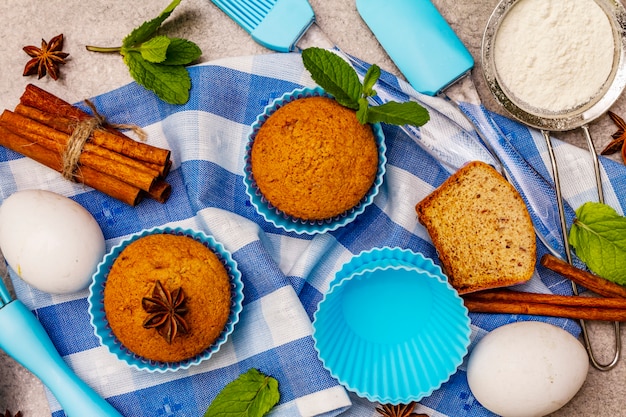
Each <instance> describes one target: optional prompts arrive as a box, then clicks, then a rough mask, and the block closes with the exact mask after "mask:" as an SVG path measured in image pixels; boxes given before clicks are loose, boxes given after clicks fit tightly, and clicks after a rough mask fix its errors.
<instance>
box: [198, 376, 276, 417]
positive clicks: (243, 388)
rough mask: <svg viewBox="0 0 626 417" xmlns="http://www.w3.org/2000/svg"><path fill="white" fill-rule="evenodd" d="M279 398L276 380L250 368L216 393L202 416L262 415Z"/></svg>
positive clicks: (257, 416)
mask: <svg viewBox="0 0 626 417" xmlns="http://www.w3.org/2000/svg"><path fill="white" fill-rule="evenodd" d="M279 400H280V393H279V392H278V381H276V379H274V378H272V377H269V376H266V375H264V374H262V373H261V372H259V371H257V370H256V369H254V368H250V369H249V370H248V372H246V373H245V374H241V375H240V376H239V377H238V378H237V379H235V380H234V381H232V382H230V383H229V384H228V385H226V386H225V387H224V388H223V389H222V391H220V393H219V394H217V397H215V399H214V400H213V402H212V403H211V405H209V408H208V409H207V410H206V412H205V413H204V417H262V416H264V415H265V414H267V413H268V412H269V411H270V410H271V409H272V408H273V407H274V405H276V404H277V403H278V401H279Z"/></svg>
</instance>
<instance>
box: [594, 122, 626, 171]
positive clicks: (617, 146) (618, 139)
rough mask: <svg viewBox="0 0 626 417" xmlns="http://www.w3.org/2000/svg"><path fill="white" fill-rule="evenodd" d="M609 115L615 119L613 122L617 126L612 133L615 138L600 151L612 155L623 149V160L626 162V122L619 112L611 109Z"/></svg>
mask: <svg viewBox="0 0 626 417" xmlns="http://www.w3.org/2000/svg"><path fill="white" fill-rule="evenodd" d="M608 115H609V117H610V118H611V120H613V123H615V125H616V126H617V131H616V132H615V133H613V135H611V137H612V138H613V140H612V141H611V142H610V143H609V144H608V145H606V147H605V148H604V149H603V150H602V152H600V153H601V154H602V155H610V154H612V153H615V152H618V151H619V150H621V151H622V160H623V161H624V163H626V145H625V140H624V139H626V122H625V121H624V119H622V118H621V117H619V116H618V115H617V114H615V113H613V112H611V111H609V112H608Z"/></svg>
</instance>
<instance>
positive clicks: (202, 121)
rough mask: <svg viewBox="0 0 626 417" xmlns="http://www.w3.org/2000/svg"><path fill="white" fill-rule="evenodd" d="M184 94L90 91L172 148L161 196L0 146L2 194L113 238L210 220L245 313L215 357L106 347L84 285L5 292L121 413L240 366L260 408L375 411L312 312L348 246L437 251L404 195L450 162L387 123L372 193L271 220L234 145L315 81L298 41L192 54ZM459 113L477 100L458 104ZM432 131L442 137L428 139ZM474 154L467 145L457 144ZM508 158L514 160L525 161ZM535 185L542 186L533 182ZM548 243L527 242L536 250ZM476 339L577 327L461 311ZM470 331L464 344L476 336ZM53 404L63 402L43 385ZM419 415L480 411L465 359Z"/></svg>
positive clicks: (457, 121)
mask: <svg viewBox="0 0 626 417" xmlns="http://www.w3.org/2000/svg"><path fill="white" fill-rule="evenodd" d="M189 71H190V73H191V76H192V84H193V87H192V91H191V99H190V101H189V102H188V103H187V104H186V105H184V106H172V105H168V104H165V103H163V102H161V101H159V100H157V99H156V98H155V96H154V95H153V94H151V93H149V92H146V91H145V90H144V89H143V88H141V87H139V86H137V85H136V84H129V85H126V86H124V87H122V88H120V89H117V90H114V91H112V92H109V93H107V94H104V95H102V96H98V97H95V98H93V99H92V101H93V103H94V104H95V106H96V107H97V108H98V110H99V112H100V113H101V114H102V115H104V116H106V117H107V119H108V120H109V121H110V122H112V123H132V124H137V125H139V126H141V127H143V128H144V129H145V130H146V132H147V133H148V134H149V142H150V143H152V144H154V145H156V146H160V147H163V148H168V149H171V150H172V158H173V162H174V166H173V168H172V172H171V173H170V174H169V177H168V181H169V182H170V183H171V184H172V187H173V193H172V196H171V198H170V199H169V201H168V202H167V203H166V204H159V203H157V202H154V201H152V200H146V201H143V202H142V203H140V204H139V205H138V206H137V207H134V208H133V207H129V206H126V205H124V204H122V203H119V202H117V201H115V200H113V199H111V198H109V197H107V196H105V195H103V194H101V193H99V192H96V191H93V190H91V189H89V188H86V187H84V186H82V185H80V184H73V183H70V182H68V181H66V180H64V179H62V178H61V177H60V175H59V174H57V173H56V172H53V171H51V170H49V169H47V168H45V167H42V166H40V165H38V164H37V163H35V162H33V161H31V160H28V159H26V158H22V157H21V156H20V155H18V154H16V153H14V152H11V151H8V150H6V149H4V148H0V173H1V174H0V198H1V199H5V198H7V197H8V196H9V195H11V194H12V193H13V192H15V191H18V190H23V189H30V188H36V189H46V190H50V191H54V192H57V193H60V194H63V195H66V196H68V197H71V198H72V199H74V200H76V201H77V202H79V203H80V204H82V205H83V206H84V207H85V208H87V210H89V211H90V212H91V213H92V214H93V216H94V217H95V218H96V220H97V221H98V223H99V224H100V227H101V228H102V230H103V232H104V235H105V238H106V239H107V246H108V247H109V248H110V247H111V246H113V245H114V244H115V243H117V242H118V241H119V240H121V239H122V238H124V237H126V236H128V235H129V234H132V233H135V232H138V231H140V230H142V229H145V228H150V227H153V226H163V225H170V226H182V227H187V228H193V229H198V230H202V231H204V232H206V233H209V234H212V235H213V236H214V237H215V238H216V239H217V240H219V241H221V242H222V243H224V245H225V246H226V247H227V249H228V250H230V251H231V252H232V253H233V257H234V259H235V260H236V261H237V263H238V264H239V266H240V268H241V271H242V273H243V280H244V284H245V300H244V308H243V313H242V316H241V321H240V322H239V323H238V324H237V326H236V327H235V331H234V333H233V334H232V337H231V338H230V340H229V341H228V342H227V344H225V345H224V346H223V347H222V349H221V350H220V351H219V353H218V354H217V355H216V356H214V357H213V358H211V360H209V361H206V362H204V363H202V364H201V365H199V366H195V367H192V368H191V369H189V370H185V371H178V372H175V373H166V374H159V373H156V374H152V373H147V372H141V371H136V370H134V369H130V368H129V367H128V366H126V365H125V364H124V363H122V362H120V361H118V360H117V359H115V358H114V357H113V356H112V355H111V354H109V353H108V352H107V351H106V350H105V349H104V348H103V347H101V346H99V343H98V340H97V339H96V337H95V336H94V334H93V331H92V328H91V325H90V324H89V316H88V314H87V300H86V297H87V291H84V292H81V293H77V294H73V295H67V296H57V295H50V294H45V293H42V292H39V291H37V290H34V289H32V288H31V287H29V286H28V285H27V284H25V283H24V282H23V281H21V280H20V279H19V278H17V277H16V276H15V274H14V273H12V280H13V283H14V286H15V288H16V293H17V296H18V298H19V299H21V300H22V301H23V302H24V303H25V304H26V305H27V306H29V307H30V308H31V309H32V310H33V311H34V312H35V314H36V315H37V317H38V318H39V320H40V321H41V322H42V323H43V325H44V327H45V328H46V330H47V331H48V333H49V334H50V336H51V338H52V340H53V342H54V344H55V345H56V347H57V349H58V350H59V352H60V353H61V355H63V356H64V358H65V360H66V361H67V362H68V363H69V365H70V366H71V367H72V368H73V369H74V370H75V371H76V373H77V374H78V375H79V376H80V377H81V378H83V379H84V380H85V381H86V382H87V383H88V384H90V385H91V386H92V387H93V388H94V389H95V390H96V391H97V392H99V393H100V394H101V395H102V396H104V397H105V398H107V400H108V401H110V402H111V404H113V406H115V407H116V408H117V409H118V410H119V411H120V412H121V413H122V414H123V415H125V416H128V417H144V416H145V417H158V416H172V417H174V416H175V417H183V416H187V417H198V416H201V415H203V413H204V411H205V410H206V408H207V407H208V405H209V403H210V402H211V401H212V400H213V398H214V397H215V396H216V395H217V393H218V392H219V391H220V390H221V388H222V387H223V386H224V385H226V384H227V383H228V382H230V381H231V380H233V379H235V378H236V377H237V376H238V375H240V374H241V373H243V372H245V371H246V370H247V369H249V368H251V367H255V368H258V369H259V370H260V371H262V372H264V373H266V374H269V375H272V376H274V377H275V378H277V379H278V381H279V384H280V391H281V401H280V403H279V405H278V406H277V407H276V408H275V409H274V410H273V411H272V414H271V415H272V416H285V417H297V416H314V415H327V416H332V415H345V416H374V415H376V413H375V411H374V407H375V404H372V403H370V402H368V401H366V400H364V399H362V398H359V397H357V396H355V395H353V394H351V393H348V392H346V391H345V390H344V388H343V387H341V386H340V385H339V384H338V383H337V382H336V381H335V380H334V379H333V378H331V377H330V376H329V374H328V373H327V372H326V371H325V370H324V369H323V367H322V366H321V363H320V362H319V360H318V359H317V355H316V353H315V350H314V349H313V340H312V338H311V320H312V317H313V313H314V312H315V310H316V308H317V304H318V302H319V301H320V300H321V298H322V295H323V294H324V292H325V291H326V290H327V289H328V285H329V282H330V280H331V279H332V278H333V275H334V273H335V272H336V271H337V270H338V269H339V268H340V267H341V265H342V264H343V263H345V262H347V261H348V260H349V259H350V257H352V256H353V255H356V254H358V253H360V252H361V251H363V250H368V249H371V248H373V247H379V246H392V247H394V246H398V247H401V248H409V249H411V250H413V251H416V252H422V253H423V254H424V255H426V256H428V257H431V258H435V259H436V253H435V250H434V248H433V247H432V244H431V243H430V240H429V237H428V234H427V233H426V231H425V229H424V228H423V227H422V226H421V225H420V224H419V223H418V221H417V218H416V215H415V211H414V206H415V204H416V203H417V202H418V201H420V200H421V199H422V198H423V197H424V196H426V195H427V194H428V193H430V192H431V191H432V190H433V189H434V188H435V187H437V186H438V185H439V184H440V183H441V182H442V181H444V180H445V178H447V177H448V175H449V174H450V171H449V169H446V168H445V167H444V166H442V164H440V163H439V162H438V161H437V160H436V159H434V158H433V157H432V156H431V153H429V152H426V151H425V150H424V148H423V147H421V146H418V145H417V144H416V141H415V138H412V137H409V136H407V134H406V132H405V131H403V130H401V129H400V128H398V127H396V126H387V125H385V126H384V133H385V136H386V144H387V149H388V152H387V157H388V165H387V173H386V177H385V183H384V185H383V187H382V189H381V192H380V193H379V195H378V196H377V197H376V199H375V201H374V204H373V205H371V206H370V207H368V208H367V210H366V211H365V213H364V214H362V215H361V216H360V217H359V218H357V220H356V221H354V222H353V223H352V224H350V225H348V226H346V227H343V228H341V229H339V230H337V231H334V232H330V233H327V234H321V235H316V236H314V237H311V236H307V235H304V236H300V235H296V234H292V233H285V232H283V231H282V230H278V229H276V228H274V227H272V226H271V225H270V224H269V223H267V222H265V221H264V220H263V218H262V217H260V216H259V215H257V213H256V212H255V210H254V207H252V206H251V204H250V203H249V202H248V200H247V198H246V194H245V191H244V183H243V180H242V175H243V155H244V148H245V144H246V140H247V134H248V130H249V126H250V124H251V123H252V122H253V120H254V119H255V117H256V116H257V114H259V113H260V112H262V111H263V108H264V107H265V106H266V105H267V104H268V103H269V102H270V101H271V100H273V99H274V98H276V97H278V96H281V95H282V94H283V93H284V92H287V91H291V90H292V89H294V88H296V87H301V86H313V85H314V83H313V81H312V80H311V78H310V77H309V75H308V73H307V72H306V71H305V70H304V68H303V66H302V63H301V59H300V56H299V55H298V54H268V55H261V56H251V57H242V58H232V59H224V60H219V61H215V62H211V63H207V64H203V65H199V66H195V67H191V68H189ZM383 79H384V85H379V86H377V89H378V90H379V92H381V93H387V94H390V95H391V96H394V97H400V98H404V99H407V98H409V97H412V98H413V99H415V100H418V101H420V102H422V103H423V104H424V105H426V106H427V107H428V108H429V110H430V114H431V121H430V122H429V123H428V125H427V126H425V127H424V128H423V129H420V130H419V131H418V133H419V135H421V136H422V137H423V139H428V141H429V142H433V143H441V144H442V145H444V144H449V143H454V141H463V140H467V138H468V137H474V136H475V132H471V125H468V123H467V120H466V119H465V118H464V117H463V116H462V115H461V114H460V113H458V111H457V110H456V109H454V108H452V106H451V105H450V104H449V103H448V102H446V101H445V100H443V99H439V98H432V97H424V96H421V95H418V94H417V93H415V92H414V91H413V90H412V89H411V88H410V87H409V86H408V85H407V84H406V83H404V82H402V81H400V80H398V79H396V78H395V77H393V76H391V75H389V74H384V76H383ZM464 109H465V111H466V112H467V113H468V115H470V116H472V115H474V116H476V115H478V114H479V112H483V109H481V108H479V107H475V106H472V105H467V106H464ZM487 114H488V115H489V117H492V118H493V123H494V126H497V127H498V128H499V129H500V130H501V132H502V134H504V136H505V137H506V138H507V143H508V144H509V145H510V146H512V147H514V149H517V151H519V153H520V155H521V156H522V157H523V159H524V160H525V161H526V162H527V163H528V164H530V165H529V167H531V168H533V170H534V171H533V172H537V173H540V174H542V175H543V176H544V177H545V179H547V180H549V178H550V176H549V172H550V169H549V165H547V162H546V161H547V156H546V150H545V145H544V144H543V143H544V142H543V138H542V137H541V135H540V134H539V133H538V132H536V131H533V130H530V129H528V128H526V127H524V126H521V125H520V124H518V123H515V122H513V121H511V120H509V119H507V118H504V117H501V116H498V115H495V114H491V113H487ZM438 141H439V142H438ZM556 152H557V155H559V159H560V162H561V166H562V167H563V172H562V174H561V175H562V177H563V182H564V184H563V185H564V194H565V196H566V198H567V200H568V202H569V204H570V206H571V207H573V208H577V207H578V206H579V205H581V204H582V203H584V202H585V201H589V200H594V194H593V189H594V188H593V187H594V180H593V171H592V168H591V167H590V165H589V158H588V155H587V153H586V152H585V151H582V150H579V149H577V148H575V147H573V146H570V145H567V144H564V143H559V144H558V146H557V147H556ZM465 156H466V157H467V158H469V159H471V158H472V155H471V154H466V155H465ZM603 169H604V174H605V180H606V181H605V192H606V201H607V203H609V204H611V205H612V206H613V207H615V208H616V209H617V210H618V211H620V212H623V210H624V208H626V192H624V191H625V190H626V168H625V167H624V166H622V165H620V164H617V163H614V162H612V161H610V160H603ZM520 172H522V173H523V172H525V171H524V170H522V171H520ZM538 192H541V191H538ZM546 252H547V250H546V248H545V247H544V246H541V245H540V247H539V254H538V256H542V255H543V254H544V253H546ZM534 281H535V284H534V287H533V288H538V289H539V290H546V291H547V290H548V289H551V290H552V291H554V292H559V293H569V292H571V287H570V285H569V283H568V282H566V281H565V280H563V279H561V278H560V277H558V276H556V275H555V274H553V273H551V272H550V271H546V270H545V269H543V268H542V267H541V266H538V268H537V274H536V279H535V280H534ZM471 317H472V329H473V333H472V340H473V342H472V343H473V344H475V343H476V341H478V340H479V339H480V338H481V337H482V336H483V335H485V334H486V333H487V332H489V331H490V330H491V329H493V328H495V327H498V326H500V325H502V324H505V323H508V322H511V321H517V320H528V319H535V320H538V319H541V320H547V321H549V322H551V323H554V324H556V325H558V326H561V327H563V328H565V329H567V330H568V331H570V332H571V333H573V334H578V331H579V329H578V327H577V325H576V324H575V323H574V322H572V321H569V320H561V319H547V318H545V319H542V318H536V317H534V318H531V317H526V316H510V315H487V314H472V315H471ZM473 344H472V346H473ZM49 400H50V406H51V409H52V412H53V416H54V417H61V416H64V415H65V414H64V413H63V411H62V410H61V409H60V406H59V404H58V403H57V402H56V400H55V399H54V397H53V396H52V395H49ZM419 407H420V408H419V410H420V411H421V412H425V413H428V414H429V415H430V416H453V417H463V416H490V415H492V414H491V413H489V412H488V411H487V410H485V409H484V408H482V407H481V406H480V404H479V403H478V402H477V401H476V400H475V399H474V397H473V396H472V394H471V392H470V390H469V388H468V386H467V381H466V377H465V367H464V366H461V368H460V369H459V371H458V372H457V373H456V374H455V375H454V376H453V377H452V378H451V379H450V381H448V382H447V383H446V384H444V386H443V387H442V388H441V389H439V390H437V391H436V392H435V393H433V394H432V395H431V396H429V397H428V398H425V399H423V400H422V401H421V405H420V406H419Z"/></svg>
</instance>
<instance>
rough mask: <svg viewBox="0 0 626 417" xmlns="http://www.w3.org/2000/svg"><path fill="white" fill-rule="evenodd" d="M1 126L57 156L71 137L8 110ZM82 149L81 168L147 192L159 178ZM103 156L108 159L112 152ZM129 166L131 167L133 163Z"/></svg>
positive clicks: (154, 173)
mask: <svg viewBox="0 0 626 417" xmlns="http://www.w3.org/2000/svg"><path fill="white" fill-rule="evenodd" d="M0 123H1V124H2V125H3V126H5V127H6V128H8V129H10V130H12V131H13V132H14V133H16V134H19V135H20V136H22V137H24V138H26V139H28V140H29V141H31V142H36V143H39V144H40V145H43V146H48V147H49V146H54V148H52V149H53V150H55V151H56V152H57V153H58V154H59V155H61V154H62V153H63V152H64V147H65V146H66V145H67V143H68V141H69V138H70V136H69V135H67V134H65V133H63V132H59V131H57V130H55V129H52V128H50V127H48V126H46V125H43V124H41V123H38V122H36V121H33V120H31V119H29V118H27V117H24V116H22V115H19V114H17V113H14V112H12V111H10V110H5V111H4V112H3V113H2V114H1V115H0ZM42 138H49V139H51V141H50V140H47V141H42ZM9 139H10V138H9ZM85 148H86V149H83V152H82V153H81V155H80V158H79V162H80V164H81V165H82V166H89V167H91V168H92V169H95V170H97V171H100V172H103V173H105V174H107V175H110V176H112V177H115V178H117V179H119V180H121V181H125V182H128V183H129V184H130V185H133V186H135V187H137V188H139V189H141V190H144V191H149V190H150V187H152V185H153V184H154V182H155V181H156V179H157V177H158V175H159V173H158V172H155V171H152V172H150V171H149V170H148V169H147V168H145V167H143V166H142V167H141V168H140V169H137V166H136V165H133V166H129V165H127V164H126V163H122V162H121V161H120V160H121V159H122V158H118V157H115V156H111V158H113V159H109V158H106V157H103V155H102V154H103V153H105V152H101V151H99V150H98V149H94V146H93V145H90V146H86V147H85ZM105 154H106V155H107V156H110V154H111V152H108V153H105ZM127 159H128V158H127ZM129 163H130V164H132V162H129Z"/></svg>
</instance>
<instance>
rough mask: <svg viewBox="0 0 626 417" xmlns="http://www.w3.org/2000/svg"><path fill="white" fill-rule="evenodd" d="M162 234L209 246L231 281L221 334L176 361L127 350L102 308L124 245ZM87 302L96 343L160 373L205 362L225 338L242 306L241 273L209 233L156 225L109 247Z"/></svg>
mask: <svg viewBox="0 0 626 417" xmlns="http://www.w3.org/2000/svg"><path fill="white" fill-rule="evenodd" d="M162 233H169V234H174V235H181V236H188V237H190V238H192V239H194V240H196V241H198V242H200V243H202V244H203V245H205V246H206V247H208V248H209V249H211V250H212V251H213V253H215V254H216V255H217V257H218V258H219V259H220V261H221V262H222V264H223V265H224V267H225V268H226V271H227V273H228V276H229V277H230V283H231V308H230V315H229V317H228V321H227V322H226V325H225V326H224V329H223V330H222V333H221V334H220V335H219V337H218V338H217V339H216V340H215V342H213V344H212V345H211V346H209V347H208V348H207V349H205V350H204V351H202V352H200V353H199V354H197V355H195V356H194V357H192V358H189V359H186V360H183V361H180V362H159V361H154V360H150V359H146V358H143V357H141V356H139V355H137V354H135V353H133V352H131V351H130V350H129V349H127V348H126V347H125V346H124V345H123V344H122V343H121V342H120V341H119V339H117V337H116V336H115V334H114V333H113V331H112V330H111V327H110V326H109V324H108V322H107V318H106V313H105V311H104V287H105V286H106V280H107V277H108V274H109V271H110V270H111V267H112V266H113V263H114V262H115V260H116V259H117V257H118V255H119V254H120V253H121V252H122V251H123V250H124V248H126V246H128V245H129V244H130V243H132V242H134V241H136V240H137V239H140V238H142V237H144V236H148V235H152V234H162ZM87 301H88V303H89V309H88V311H89V316H90V322H91V325H92V327H93V330H94V333H95V335H96V337H97V338H98V339H99V340H100V343H101V344H102V345H103V346H104V347H106V348H107V350H108V351H109V352H111V353H112V354H113V355H115V356H116V357H117V358H118V359H119V360H121V361H123V362H125V363H127V364H128V365H129V366H131V367H133V368H136V369H139V370H144V371H149V372H161V373H164V372H168V371H176V370H178V369H187V368H189V367H191V366H193V365H198V364H199V363H201V362H203V361H206V360H207V359H209V358H210V357H211V356H212V355H213V354H214V353H215V352H217V351H218V350H219V349H220V347H221V346H222V345H223V344H224V343H225V342H226V341H227V339H228V337H229V336H230V334H231V333H232V332H233V330H234V328H235V324H237V322H238V321H239V315H240V313H241V310H242V308H243V307H242V306H243V282H242V279H241V272H240V271H239V269H238V268H237V263H236V262H235V260H234V259H233V258H232V256H231V254H230V252H228V251H227V250H226V249H225V248H224V246H223V245H222V244H221V243H219V242H217V241H216V240H215V239H214V238H213V237H212V236H209V235H206V234H204V233H202V232H199V231H194V230H190V229H182V228H169V227H164V228H160V227H157V228H153V229H147V230H144V231H142V232H140V233H137V234H135V235H133V236H131V237H129V238H128V239H125V240H123V241H122V242H120V243H119V244H117V245H116V246H114V247H113V248H111V250H110V251H109V252H108V253H107V254H106V255H105V257H104V258H103V260H102V262H100V264H99V265H98V267H97V269H96V272H95V273H94V275H93V279H92V283H91V285H90V286H89V296H88V298H87Z"/></svg>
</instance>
